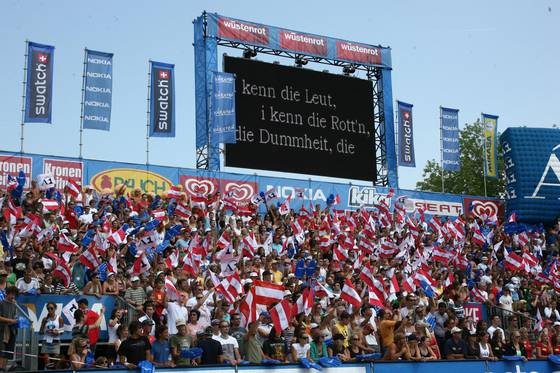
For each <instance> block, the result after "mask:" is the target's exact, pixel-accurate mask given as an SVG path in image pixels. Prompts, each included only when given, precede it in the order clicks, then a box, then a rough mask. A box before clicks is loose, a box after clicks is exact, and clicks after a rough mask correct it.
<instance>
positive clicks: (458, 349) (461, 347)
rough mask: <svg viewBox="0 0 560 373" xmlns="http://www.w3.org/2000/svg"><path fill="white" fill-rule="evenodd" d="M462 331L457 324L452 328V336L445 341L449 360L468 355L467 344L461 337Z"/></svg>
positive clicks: (446, 355)
mask: <svg viewBox="0 0 560 373" xmlns="http://www.w3.org/2000/svg"><path fill="white" fill-rule="evenodd" d="M462 332H463V331H462V330H461V329H460V328H458V327H456V326H454V327H453V328H452V329H451V338H449V339H448V340H447V341H446V342H445V348H444V350H443V351H444V354H445V358H446V359H447V360H462V359H464V358H465V356H466V355H467V345H466V343H465V341H463V339H462V337H461V333H462Z"/></svg>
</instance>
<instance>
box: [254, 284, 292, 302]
mask: <svg viewBox="0 0 560 373" xmlns="http://www.w3.org/2000/svg"><path fill="white" fill-rule="evenodd" d="M253 288H254V289H255V302H256V304H264V305H267V306H270V305H272V304H274V303H276V302H279V301H281V300H282V299H284V290H286V288H285V287H284V286H283V285H277V284H272V283H269V282H264V281H260V280H256V281H254V282H253Z"/></svg>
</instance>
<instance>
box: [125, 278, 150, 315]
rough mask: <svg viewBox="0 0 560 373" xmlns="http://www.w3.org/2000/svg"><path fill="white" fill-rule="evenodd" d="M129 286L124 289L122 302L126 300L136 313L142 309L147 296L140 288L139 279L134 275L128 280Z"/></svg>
mask: <svg viewBox="0 0 560 373" xmlns="http://www.w3.org/2000/svg"><path fill="white" fill-rule="evenodd" d="M130 284H131V285H132V286H131V287H129V288H128V289H126V291H125V293H124V300H126V301H127V302H128V303H129V304H130V305H131V306H133V307H134V308H136V309H137V310H138V311H142V307H143V306H144V303H145V302H146V300H147V296H146V291H145V290H144V288H143V287H141V286H140V277H138V276H136V275H134V276H132V277H131V278H130Z"/></svg>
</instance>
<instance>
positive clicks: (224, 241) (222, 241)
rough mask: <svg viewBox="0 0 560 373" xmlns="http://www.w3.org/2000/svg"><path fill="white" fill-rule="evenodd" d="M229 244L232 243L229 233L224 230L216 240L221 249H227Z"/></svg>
mask: <svg viewBox="0 0 560 373" xmlns="http://www.w3.org/2000/svg"><path fill="white" fill-rule="evenodd" d="M229 245H231V239H230V238H229V234H228V233H227V231H224V233H222V235H221V236H220V238H219V239H218V242H216V246H217V247H219V248H221V249H225V248H226V247H228V246H229Z"/></svg>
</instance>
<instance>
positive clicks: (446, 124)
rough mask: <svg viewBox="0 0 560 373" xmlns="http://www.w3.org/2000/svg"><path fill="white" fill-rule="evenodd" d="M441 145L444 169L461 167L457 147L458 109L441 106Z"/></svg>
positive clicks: (452, 169) (459, 151) (457, 169)
mask: <svg viewBox="0 0 560 373" xmlns="http://www.w3.org/2000/svg"><path fill="white" fill-rule="evenodd" d="M441 147H442V159H441V162H442V166H443V169H444V171H451V172H457V171H459V170H460V169H461V164H460V158H461V150H460V149H459V110H457V109H449V108H446V107H442V108H441Z"/></svg>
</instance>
